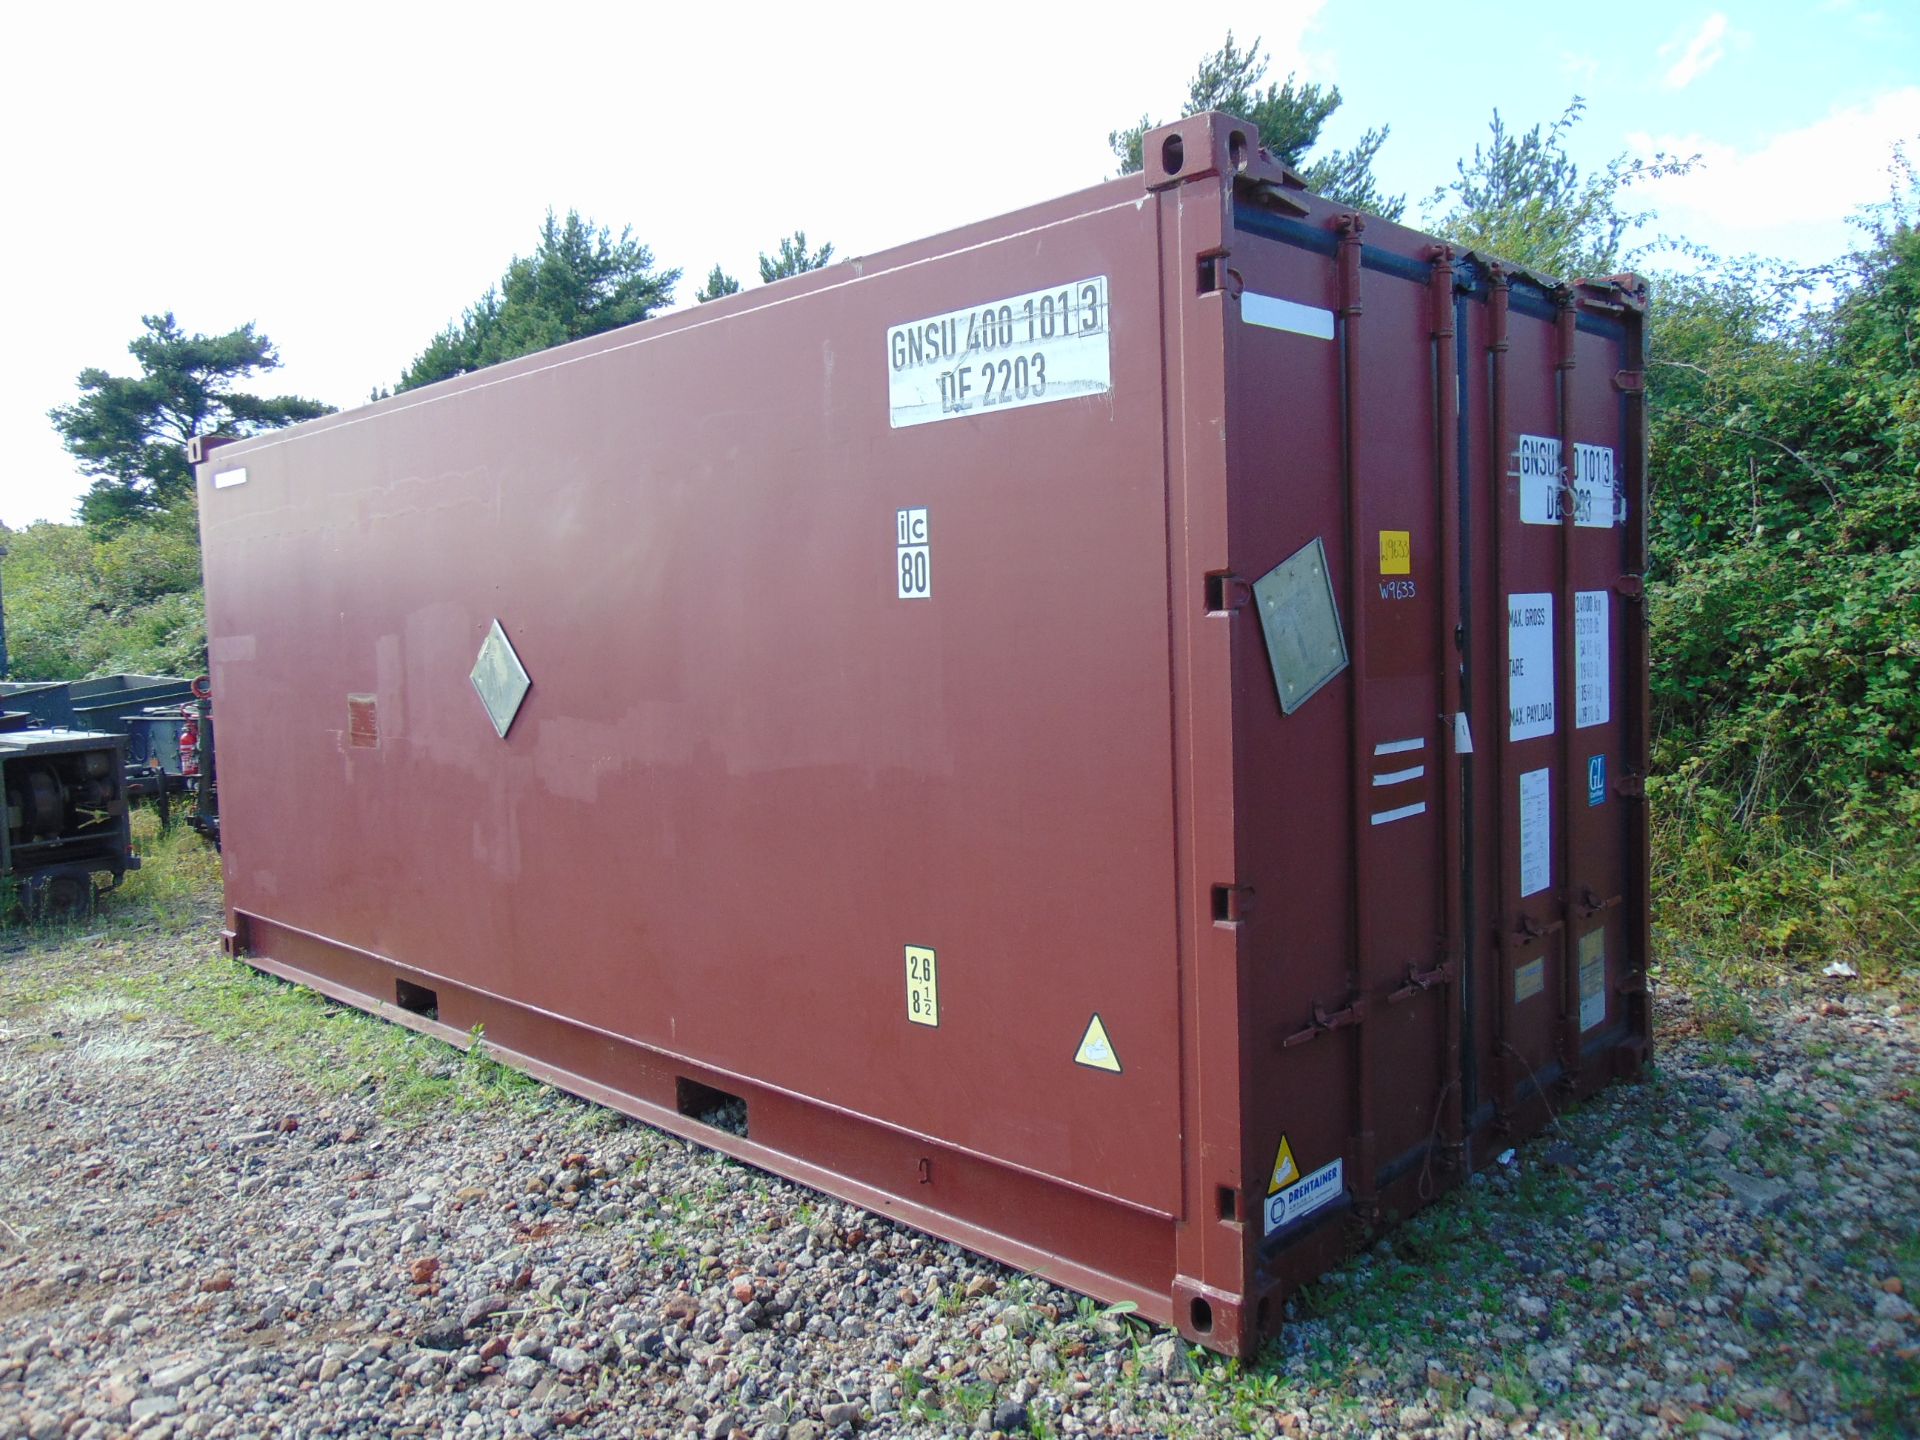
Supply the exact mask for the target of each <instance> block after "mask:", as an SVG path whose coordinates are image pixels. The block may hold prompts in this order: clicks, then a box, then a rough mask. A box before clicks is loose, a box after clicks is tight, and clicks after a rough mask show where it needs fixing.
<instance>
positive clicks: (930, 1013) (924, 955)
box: [907, 945, 940, 1025]
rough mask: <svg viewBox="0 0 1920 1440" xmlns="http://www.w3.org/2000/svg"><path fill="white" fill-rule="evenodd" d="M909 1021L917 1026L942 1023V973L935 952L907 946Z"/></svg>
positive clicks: (916, 946) (920, 947) (921, 947)
mask: <svg viewBox="0 0 1920 1440" xmlns="http://www.w3.org/2000/svg"><path fill="white" fill-rule="evenodd" d="M907 1019H909V1020H911V1021H912V1022H913V1023H914V1024H916V1025H938V1024H939V1023H940V971H939V968H938V965H937V962H936V961H935V960H934V958H933V951H931V950H929V949H927V948H926V947H925V946H923V945H909V946H907Z"/></svg>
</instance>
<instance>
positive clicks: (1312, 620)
mask: <svg viewBox="0 0 1920 1440" xmlns="http://www.w3.org/2000/svg"><path fill="white" fill-rule="evenodd" d="M1253 598H1254V601H1255V603H1256V604H1257V606H1258V607H1259V612H1260V629H1261V632H1262V633H1263V634H1264V635H1265V636H1266V640H1267V658H1268V659H1269V660H1271V661H1272V662H1273V688H1274V689H1275V690H1276V691H1277V692H1279V696H1280V709H1281V711H1282V712H1283V713H1285V714H1288V715H1291V714H1293V712H1294V711H1296V710H1298V709H1299V708H1300V707H1301V706H1302V705H1304V704H1306V703H1307V697H1308V696H1310V695H1312V694H1313V693H1314V692H1315V691H1316V690H1318V689H1319V688H1320V687H1321V686H1322V685H1325V684H1326V683H1327V682H1328V681H1329V680H1331V679H1333V677H1334V676H1336V675H1338V674H1339V673H1340V672H1341V671H1342V670H1344V669H1346V668H1347V637H1346V632H1345V631H1343V630H1342V629H1341V628H1340V607H1339V605H1338V604H1337V603H1336V602H1335V600H1334V597H1333V577H1332V576H1331V575H1330V574H1328V572H1327V551H1326V547H1325V546H1323V545H1322V544H1321V543H1320V541H1319V538H1318V537H1315V538H1314V539H1313V540H1311V541H1309V542H1308V543H1307V544H1305V545H1303V546H1301V548H1300V549H1298V550H1296V551H1295V552H1294V553H1293V554H1291V555H1289V556H1288V557H1287V558H1286V559H1285V560H1282V561H1281V562H1280V563H1279V564H1278V565H1276V566H1274V567H1273V569H1271V570H1269V571H1268V572H1267V573H1266V574H1265V575H1262V576H1261V577H1260V578H1259V579H1258V580H1256V581H1254V583H1253Z"/></svg>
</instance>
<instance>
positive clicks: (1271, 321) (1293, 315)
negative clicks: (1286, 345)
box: [1240, 290, 1333, 340]
mask: <svg viewBox="0 0 1920 1440" xmlns="http://www.w3.org/2000/svg"><path fill="white" fill-rule="evenodd" d="M1240 318H1241V319H1242V320H1244V321H1246V322H1247V324H1249V325H1260V326H1264V327H1265V328H1266V329H1268V330H1288V331H1291V332H1292V333H1293V334H1295V335H1306V336H1308V337H1310V338H1312V339H1314V340H1331V339H1332V338H1333V312H1332V311H1331V310H1322V309H1321V308H1320V307H1319V306H1317V305H1302V304H1300V303H1299V302H1298V301H1297V300H1282V299H1281V298H1280V297H1279V296H1277V295H1262V294H1260V293H1259V292H1258V291H1254V290H1248V291H1245V292H1243V293H1242V294H1241V296H1240Z"/></svg>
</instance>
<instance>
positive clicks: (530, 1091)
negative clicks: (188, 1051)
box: [0, 809, 620, 1128]
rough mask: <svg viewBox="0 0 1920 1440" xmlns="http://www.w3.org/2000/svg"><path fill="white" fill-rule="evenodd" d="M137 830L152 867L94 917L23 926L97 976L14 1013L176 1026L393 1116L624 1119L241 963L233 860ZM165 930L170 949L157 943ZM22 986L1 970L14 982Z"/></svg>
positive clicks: (18, 991)
mask: <svg viewBox="0 0 1920 1440" xmlns="http://www.w3.org/2000/svg"><path fill="white" fill-rule="evenodd" d="M133 832H134V837H135V843H136V846H137V848H138V850H139V853H140V857H141V867H140V869H138V870H136V871H130V872H129V873H128V875H127V877H126V879H125V881H124V882H123V883H122V885H121V886H120V887H119V888H118V889H117V890H114V891H110V892H107V893H104V894H103V895H101V896H100V899H99V903H98V907H97V909H96V911H95V913H94V914H93V915H91V916H85V917H78V918H75V919H70V920H63V921H47V922H36V923H32V924H28V923H25V922H22V921H19V920H18V919H14V920H12V921H11V922H10V923H9V925H8V933H9V934H10V936H11V937H12V938H13V939H14V940H15V941H16V942H17V943H18V945H19V947H20V949H23V950H24V951H26V952H27V953H44V952H45V951H47V950H50V949H51V950H64V949H67V948H70V947H73V946H75V945H77V944H78V942H80V941H82V940H85V941H87V942H88V943H89V945H90V949H89V950H88V951H87V952H86V958H87V964H86V968H84V969H82V968H80V967H79V966H76V965H68V966H59V967H54V969H53V971H52V972H51V974H50V975H49V976H48V977H47V978H38V977H36V978H34V979H31V980H28V981H26V982H25V983H19V982H15V983H0V1003H4V1005H5V1007H6V1009H7V1010H8V1011H9V1012H11V1013H22V1012H25V1011H30V1010H33V1009H35V1008H38V1007H45V1006H51V1007H56V1008H57V1009H58V1010H59V1011H60V1012H61V1013H63V1014H66V1015H69V1016H72V1017H74V1018H76V1019H81V1020H88V1019H90V1020H93V1021H95V1022H98V1021H108V1020H111V1021H113V1022H115V1023H118V1024H121V1025H128V1026H132V1025H138V1024H140V1023H142V1022H144V1021H148V1020H153V1019H157V1018H159V1017H166V1018H167V1019H168V1020H170V1021H173V1022H183V1023H185V1024H187V1025H190V1026H192V1027H193V1028H194V1029H196V1030H200V1031H202V1032H204V1033H205V1034H207V1035H210V1036H212V1037H213V1038H215V1039H217V1040H220V1041H222V1042H223V1043H226V1044H229V1045H232V1046H234V1047H235V1048H237V1049H241V1050H248V1051H254V1052H258V1053H263V1054H268V1055H272V1056H274V1057H275V1058H276V1059H277V1060H279V1061H280V1062H282V1063H283V1064H285V1065H286V1066H287V1068H288V1069H290V1070H291V1071H292V1072H293V1073H294V1074H295V1075H296V1076H297V1077H298V1078H299V1079H300V1080H302V1081H303V1082H305V1083H306V1084H308V1085H310V1086H312V1087H313V1088H314V1089H316V1090H318V1091H320V1092H321V1093H323V1094H346V1093H352V1092H355V1091H370V1092H372V1093H373V1094H374V1095H376V1096H377V1097H378V1103H379V1107H380V1110H381V1112H382V1113H383V1114H384V1115H386V1116H387V1117H388V1118H389V1119H393V1120H402V1121H404V1120H408V1119H423V1118H425V1117H427V1116H428V1115H431V1114H434V1113H438V1112H442V1111H447V1110H452V1111H456V1112H458V1111H470V1110H480V1109H491V1108H494V1107H498V1106H502V1105H506V1106H513V1107H519V1108H523V1109H538V1110H549V1109H553V1108H556V1107H560V1106H566V1107H570V1108H571V1109H573V1110H574V1111H576V1112H577V1113H576V1114H574V1115H573V1116H571V1117H569V1118H570V1119H571V1120H572V1121H573V1122H575V1123H577V1124H579V1125H580V1126H582V1127H585V1128H592V1127H593V1126H594V1125H596V1124H607V1123H613V1124H618V1123H620V1122H619V1120H618V1117H613V1116H611V1115H610V1114H609V1113H608V1112H604V1111H602V1110H600V1108H599V1107H594V1106H586V1105H582V1104H577V1103H576V1102H572V1101H570V1100H568V1099H566V1098H565V1097H563V1096H561V1095H560V1094H559V1093H558V1092H556V1091H554V1090H551V1089H549V1088H548V1087H546V1086H544V1085H542V1084H540V1083H539V1082H538V1081H536V1080H533V1079H530V1078H529V1077H527V1076H525V1075H522V1074H521V1073H520V1072H518V1071H517V1070H513V1069H511V1068H509V1067H508V1066H505V1065H502V1064H500V1063H499V1062H497V1061H495V1060H493V1059H492V1058H491V1057H490V1056H489V1055H488V1054H487V1050H486V1045H485V1041H484V1038H483V1037H482V1036H480V1035H479V1034H477V1033H476V1034H475V1035H474V1036H473V1037H472V1039H471V1041H470V1044H469V1046H468V1048H466V1049H465V1050H462V1049H461V1048H460V1047H458V1046H455V1045H450V1044H448V1043H446V1042H445V1041H443V1040H439V1039H436V1038H434V1037H431V1036H427V1035H422V1034H419V1033H418V1032H416V1031H413V1030H409V1029H407V1028H405V1027H404V1026H400V1025H395V1024H393V1023H391V1022H390V1021H386V1020H380V1019H376V1018H375V1017H373V1016H371V1015H366V1014H363V1013H362V1012H360V1011H358V1010H354V1009H351V1008H349V1007H347V1006H344V1005H339V1004H336V1003H335V1002H333V1001H331V1000H328V999H326V998H324V997H322V996H320V995H318V994H315V993H314V992H313V991H311V990H307V989H305V988H303V987H301V986H298V985H292V984H289V983H287V982H286V981H283V980H279V979H276V978H274V977H272V976H268V975H263V974H261V973H260V972H259V971H257V970H254V969H252V968H251V967H249V966H247V965H244V964H241V963H239V962H237V961H233V960H229V959H227V958H226V957H225V956H223V955H222V954H221V953H220V951H219V948H218V941H217V937H216V933H215V932H216V931H217V929H218V927H219V923H220V909H219V886H220V862H219V857H218V856H217V855H216V854H215V853H214V852H213V850H212V849H211V847H209V846H208V845H207V844H206V843H205V842H204V841H203V840H201V839H200V837H199V836H198V835H196V834H195V833H194V832H193V831H191V830H190V829H188V828H187V827H186V826H184V825H175V826H173V827H172V828H170V829H168V830H166V831H162V830H161V829H160V827H159V824H158V822H157V820H156V818H155V816H154V814H153V812H152V811H151V810H147V809H141V810H138V811H136V812H135V815H134V822H133ZM156 930H157V931H159V932H161V934H162V935H164V936H165V937H167V941H168V942H169V943H164V944H160V945H155V944H154V943H153V940H154V933H155V931H156ZM195 932H198V933H197V935H196V933H195ZM15 953H18V951H16V952H15ZM5 965H6V962H5V960H4V959H0V967H5ZM13 980H14V977H12V976H7V975H5V974H4V968H0V982H4V981H13Z"/></svg>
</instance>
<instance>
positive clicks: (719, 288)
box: [693, 265, 740, 305]
mask: <svg viewBox="0 0 1920 1440" xmlns="http://www.w3.org/2000/svg"><path fill="white" fill-rule="evenodd" d="M739 293H740V282H739V281H738V280H736V279H734V278H733V277H732V276H731V275H729V274H727V272H726V271H724V270H722V269H721V268H720V267H719V266H718V265H716V266H714V267H713V269H712V270H710V271H708V272H707V283H706V284H705V285H702V286H701V287H700V290H699V293H698V294H696V295H695V296H694V297H693V298H694V299H695V300H697V301H699V302H700V303H701V304H702V305H704V304H706V303H707V302H708V301H709V300H718V299H719V298H720V297H721V296H722V295H738V294H739Z"/></svg>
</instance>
